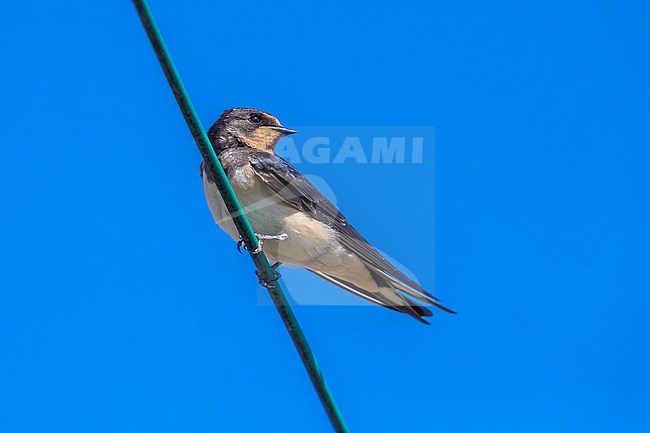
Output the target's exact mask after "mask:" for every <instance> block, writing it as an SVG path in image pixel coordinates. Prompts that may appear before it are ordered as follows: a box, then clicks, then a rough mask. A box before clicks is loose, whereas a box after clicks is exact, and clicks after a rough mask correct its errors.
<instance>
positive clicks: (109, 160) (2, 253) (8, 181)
mask: <svg viewBox="0 0 650 433" xmlns="http://www.w3.org/2000/svg"><path fill="white" fill-rule="evenodd" d="M219 3H220V2H210V1H202V2H198V1H197V2H186V3H183V5H182V6H181V4H180V3H179V2H169V1H152V2H151V8H152V9H153V11H154V14H155V16H156V18H157V20H158V23H159V25H160V27H161V30H162V32H163V35H164V37H165V39H166V41H167V43H168V46H169V48H170V50H171V52H172V54H173V57H174V59H175V61H176V63H177V66H178V68H179V70H180V72H181V75H182V77H183V79H184V81H185V84H186V86H187V88H188V91H189V93H190V95H191V97H192V99H193V102H194V104H195V106H196V109H197V111H198V113H199V114H200V116H201V118H202V121H203V122H204V125H205V126H206V127H207V126H209V124H211V122H212V121H213V120H214V119H216V117H218V115H219V114H220V113H221V111H222V110H224V109H225V108H228V107H231V106H241V105H244V106H254V107H259V108H262V109H265V110H267V111H269V112H271V113H273V114H275V115H277V116H278V117H279V118H280V119H281V120H282V122H283V123H284V124H286V125H287V126H289V127H292V126H296V127H299V126H309V127H311V128H318V127H321V128H323V129H324V130H331V127H332V126H340V125H343V126H345V127H346V128H348V129H349V130H351V131H354V128H355V127H362V126H363V127H366V126H379V127H389V126H394V127H410V126H432V127H434V128H435V146H433V145H432V144H429V145H428V146H427V147H426V148H425V149H424V154H423V163H422V164H402V165H399V164H375V165H373V164H355V163H353V162H347V163H345V164H308V163H305V162H303V163H301V164H299V165H298V167H299V168H300V169H301V170H303V171H304V172H306V173H309V174H310V175H313V176H317V177H318V178H320V179H323V180H324V182H325V185H326V186H327V187H329V188H331V191H332V193H333V194H334V195H335V197H336V201H337V203H338V205H339V206H340V207H341V209H342V210H343V212H344V213H345V214H346V216H347V217H348V219H349V220H350V221H352V223H353V224H354V225H355V226H356V227H357V228H358V229H359V230H360V231H361V232H362V233H364V234H365V235H366V237H367V238H368V239H369V240H371V241H372V242H373V243H374V244H375V245H376V246H377V247H378V248H380V249H381V250H382V251H384V252H386V253H387V254H389V255H390V256H391V257H393V258H394V259H395V260H397V261H398V262H399V263H401V264H403V265H404V266H406V267H407V268H408V270H409V271H410V272H412V273H413V274H414V275H416V276H417V277H418V278H419V279H420V281H421V282H422V283H423V284H424V285H425V286H426V287H427V288H429V289H435V291H436V293H437V295H438V296H439V297H440V298H441V299H442V300H443V301H445V303H446V304H448V305H450V306H452V307H453V308H455V309H457V310H458V311H459V314H458V315H457V316H449V315H445V314H438V315H436V316H435V317H434V318H433V320H432V324H431V326H428V327H427V326H423V325H421V324H419V323H417V322H416V321H414V320H412V319H410V318H408V317H406V316H402V315H399V314H396V313H393V312H390V311H387V310H385V309H382V308H379V307H376V308H373V307H361V306H304V305H303V306H301V305H298V306H296V314H297V316H298V318H299V319H300V321H301V323H302V325H303V327H304V330H305V332H306V334H307V335H308V337H309V339H310V341H311V343H312V345H313V347H314V350H315V352H316V355H317V357H318V358H319V360H320V363H321V366H322V368H323V370H324V373H325V375H326V377H327V379H328V381H329V383H330V386H331V388H332V390H333V392H334V394H335V395H336V398H337V400H338V403H339V405H340V407H341V409H342V411H343V414H344V415H345V417H346V419H347V421H348V424H349V426H350V428H351V430H352V431H354V432H370V431H372V432H396V431H408V432H431V431H439V432H463V433H467V432H485V431H500V432H549V431H552V432H575V431H590V432H612V431H626V432H645V431H648V429H649V428H650V415H649V414H648V407H650V373H649V372H648V365H650V349H648V348H649V347H650V335H649V334H650V326H649V325H650V323H649V320H648V308H649V307H650V294H649V291H648V287H649V285H650V271H649V270H648V269H649V267H648V250H647V248H648V244H649V241H650V233H649V229H648V227H649V226H648V220H649V219H650V207H649V204H648V197H649V194H648V192H649V191H648V189H649V188H648V186H649V181H650V175H649V173H650V171H649V170H648V166H649V162H650V161H649V160H650V146H649V144H650V143H649V139H650V106H649V102H648V101H650V86H649V79H648V77H650V64H649V61H648V59H649V58H650V57H649V55H650V48H648V44H647V41H648V39H649V36H650V35H649V30H648V26H647V23H648V20H649V19H650V8H648V6H647V4H645V3H644V2H623V3H621V2H587V1H584V2H576V1H569V2H566V1H564V2H524V3H521V2H499V3H498V4H483V3H476V2H447V3H442V4H441V3H433V4H432V3H430V2H400V3H373V4H372V5H369V4H364V3H361V2H354V1H346V2H337V1H333V2H326V3H324V4H318V5H309V4H306V3H304V2H296V3H288V2H287V3H284V2H274V3H273V4H269V3H264V4H263V3H254V2H245V3H241V4H240V3H238V2H226V3H227V4H219ZM0 32H1V36H2V37H0V56H1V58H2V61H3V67H2V68H0V77H1V78H2V82H3V84H4V85H3V91H2V99H3V103H2V104H0V110H1V112H0V114H1V117H2V119H3V121H2V122H0V140H1V142H2V157H0V173H1V174H0V175H1V176H2V182H0V194H1V195H2V197H3V200H2V212H1V213H0V215H1V216H0V221H1V223H2V224H0V287H2V302H0V375H1V378H2V379H1V383H2V386H0V431H7V432H13V433H21V432H53V431H61V432H89V431H92V432H97V433H99V432H139V433H141V432H158V433H159V432H204V431H238V432H258V431H277V432H304V431H328V422H327V419H326V417H325V415H324V412H323V410H322V408H321V407H320V405H319V403H318V400H317V398H316V396H315V393H314V392H313V390H312V388H311V385H310V383H309V380H308V378H307V375H306V373H305V372H304V370H303V367H302V365H301V364H300V361H299V359H298V356H297V354H296V353H295V349H294V348H293V346H292V344H291V342H290V340H289V338H288V336H287V333H286V330H285V329H284V327H283V326H282V324H281V322H280V320H279V317H278V315H277V312H276V311H275V310H274V309H273V308H272V307H269V306H268V305H267V304H266V303H265V302H266V301H265V300H264V297H263V296H259V295H264V294H263V293H261V292H260V291H259V290H258V289H257V287H256V285H255V277H254V275H253V268H252V264H251V262H250V260H249V259H248V258H246V257H245V256H241V255H239V254H238V253H237V252H236V249H235V246H234V243H233V242H232V241H231V240H230V239H229V238H228V237H227V236H226V235H224V234H222V233H221V232H220V231H219V230H218V229H217V227H216V226H215V225H214V223H213V221H212V219H211V217H210V215H209V212H208V210H207V206H206V205H205V203H204V199H203V192H202V190H201V184H200V180H199V177H198V164H199V162H200V157H199V154H198V152H197V150H196V149H195V146H194V143H193V141H192V139H191V136H190V134H189V132H188V131H187V128H186V126H185V124H184V122H183V120H182V118H181V116H180V113H179V111H178V109H177V107H176V104H175V102H174V100H173V97H172V95H171V93H170V91H169V89H168V87H167V85H166V82H165V80H164V77H163V75H162V73H161V71H160V67H159V65H158V63H157V61H156V60H155V57H154V55H153V52H152V51H151V48H150V46H149V43H148V41H147V39H146V37H145V35H144V32H143V30H142V28H141V25H140V23H139V21H138V19H137V16H136V14H135V11H134V9H133V7H132V5H131V4H130V2H80V1H70V2H64V3H55V2H10V3H7V4H5V5H3V13H2V14H0ZM328 128H330V129H328ZM299 138H300V135H298V136H296V139H297V140H298V139H299ZM427 143H430V142H427ZM434 192H435V194H434ZM434 197H435V200H434ZM434 234H435V236H434ZM287 277H288V279H290V278H297V279H298V283H297V284H296V283H293V284H292V285H291V286H292V288H294V289H295V290H297V291H299V292H298V293H299V294H300V293H302V294H303V295H304V293H310V292H309V290H310V289H311V288H315V287H317V285H318V283H317V282H315V281H314V280H313V279H308V278H307V277H305V276H302V275H300V274H298V276H297V277H296V274H295V273H288V274H287ZM312 284H313V286H312ZM318 287H319V288H318V290H321V291H322V290H328V288H327V286H324V287H321V286H318ZM300 290H302V292H300ZM314 290H316V289H314ZM331 290H332V291H335V290H336V289H334V288H331ZM258 298H259V299H258Z"/></svg>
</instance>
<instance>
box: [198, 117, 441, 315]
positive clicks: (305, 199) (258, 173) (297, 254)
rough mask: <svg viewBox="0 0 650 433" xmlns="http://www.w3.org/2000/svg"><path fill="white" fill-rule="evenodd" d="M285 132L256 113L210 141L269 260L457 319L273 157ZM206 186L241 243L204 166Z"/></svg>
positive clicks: (407, 309) (419, 311)
mask: <svg viewBox="0 0 650 433" xmlns="http://www.w3.org/2000/svg"><path fill="white" fill-rule="evenodd" d="M295 132H296V131H294V130H292V129H288V128H285V127H284V126H282V125H281V124H280V122H279V121H278V119H276V118H275V117H274V116H272V115H271V114H269V113H265V112H264V111H261V110H256V109H252V108H232V109H229V110H226V111H225V112H224V113H223V114H222V115H221V117H219V119H218V120H217V121H216V122H215V123H214V124H213V125H212V127H211V128H210V129H209V131H208V137H209V139H210V142H211V143H212V146H213V148H214V150H215V152H216V154H217V156H218V157H219V160H220V161H221V164H222V165H223V168H224V170H225V172H226V174H227V176H228V179H229V180H230V182H231V184H232V187H233V189H234V191H235V193H236V194H237V198H238V199H239V201H240V202H241V204H242V206H243V208H244V211H245V213H246V215H247V217H248V219H249V220H250V223H251V226H252V227H253V230H254V231H255V233H257V234H258V236H259V237H260V239H261V240H262V241H263V242H264V244H263V245H264V247H263V248H264V252H265V254H266V255H267V257H268V258H269V259H270V260H274V261H277V263H276V266H277V265H278V264H287V265H292V266H295V267H300V268H305V269H307V270H309V271H311V272H313V273H315V274H316V275H318V276H320V277H322V278H324V279H325V280H327V281H329V282H331V283H333V284H335V285H337V286H339V287H341V288H343V289H345V290H348V291H350V292H352V293H354V294H356V295H358V296H361V297H362V298H365V299H367V300H369V301H371V302H374V303H376V304H379V305H383V306H384V307H387V308H390V309H392V310H397V311H400V312H402V313H406V314H409V315H411V316H413V317H414V318H416V319H417V320H419V321H421V322H423V323H428V322H427V321H426V320H424V319H423V317H426V316H431V315H432V313H431V311H430V310H429V309H427V308H426V307H424V306H422V305H420V304H418V302H416V300H417V301H420V302H422V303H426V304H431V305H435V306H436V307H438V308H440V309H442V310H444V311H447V312H450V313H454V311H452V310H450V309H449V308H447V307H445V306H443V305H441V304H440V303H439V301H438V299H437V298H435V297H434V296H433V295H431V294H430V293H427V292H426V291H425V290H424V289H422V287H420V285H418V284H417V283H416V282H415V281H413V280H411V279H410V278H409V277H407V276H406V275H404V273H402V272H401V271H399V270H398V269H396V268H395V267H394V266H393V265H391V264H390V263H389V262H388V261H387V260H386V259H385V258H384V257H383V256H382V255H381V254H380V253H379V252H377V250H375V249H374V248H373V247H372V245H370V244H369V243H368V241H366V240H365V239H364V238H363V236H361V235H360V234H359V232H358V231H356V230H355V229H354V227H352V226H351V225H350V224H349V223H348V221H347V220H346V219H345V217H344V216H343V215H342V214H341V212H339V210H338V209H337V208H336V207H335V206H334V205H333V204H332V203H331V202H330V201H329V200H328V199H327V198H325V196H323V194H321V193H320V192H319V191H318V190H317V189H316V187H314V185H312V184H311V182H309V180H307V178H305V177H304V176H303V175H302V174H300V173H299V172H298V170H296V168H295V167H293V166H292V165H291V164H290V163H289V162H287V161H285V160H284V159H282V158H280V157H279V156H277V155H275V154H274V153H273V148H274V146H275V144H276V143H277V142H278V140H280V139H281V138H282V137H284V136H286V135H289V134H294V133H295ZM201 178H202V179H203V188H204V190H205V196H206V199H207V201H208V206H209V207H210V212H211V213H212V216H213V218H214V219H215V221H216V222H217V224H218V225H219V226H220V227H221V228H222V229H223V230H224V231H225V232H226V233H228V234H229V235H230V236H231V237H232V238H233V239H234V240H236V241H237V240H239V239H240V238H239V233H238V232H237V229H236V228H235V225H234V223H233V221H232V219H231V217H230V213H229V212H228V210H227V209H226V206H225V203H224V201H223V199H222V198H221V195H220V194H219V191H218V190H217V187H216V185H215V182H214V176H213V174H212V173H211V172H209V171H208V169H207V166H206V164H205V163H202V164H201Z"/></svg>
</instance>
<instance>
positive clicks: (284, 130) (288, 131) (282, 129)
mask: <svg viewBox="0 0 650 433" xmlns="http://www.w3.org/2000/svg"><path fill="white" fill-rule="evenodd" d="M267 128H271V129H274V130H276V131H278V132H279V133H281V134H282V135H291V134H295V133H296V132H298V131H296V130H295V129H289V128H285V127H284V126H267Z"/></svg>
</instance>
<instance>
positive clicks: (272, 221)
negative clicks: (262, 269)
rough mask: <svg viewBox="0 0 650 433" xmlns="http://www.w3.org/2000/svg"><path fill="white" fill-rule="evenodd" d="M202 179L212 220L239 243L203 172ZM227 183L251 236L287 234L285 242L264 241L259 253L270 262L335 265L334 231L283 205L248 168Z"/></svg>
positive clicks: (228, 218) (241, 170)
mask: <svg viewBox="0 0 650 433" xmlns="http://www.w3.org/2000/svg"><path fill="white" fill-rule="evenodd" d="M202 177H203V188H204V191H205V197H206V200H207V202H208V206H209V208H210V212H211V213H212V217H213V218H214V220H215V221H216V223H217V224H218V225H219V227H221V229H222V230H224V231H225V232H226V233H228V235H230V237H231V238H233V239H234V240H239V232H238V231H237V228H236V227H235V224H234V223H233V222H232V219H231V218H230V213H229V212H228V209H227V208H226V205H225V203H224V201H223V199H222V198H221V195H220V194H219V191H218V190H217V187H216V185H215V184H214V183H212V182H209V181H208V179H207V176H206V175H205V172H203V173H202ZM230 182H231V184H232V186H233V189H234V190H235V194H237V198H238V199H239V201H240V203H241V205H242V206H243V208H244V212H245V213H246V216H247V217H248V219H249V221H250V223H251V226H252V227H253V230H254V231H255V233H258V234H263V235H278V234H281V233H286V234H287V236H288V238H287V239H285V240H281V241H280V240H266V241H264V245H263V249H264V252H265V253H266V255H267V256H268V257H269V259H270V260H273V261H280V262H282V263H285V264H288V265H294V266H299V267H307V268H309V267H313V266H314V265H317V264H318V263H320V262H321V261H332V260H334V261H335V262H336V261H338V260H337V259H336V257H338V256H339V254H340V251H339V249H340V248H341V247H340V245H339V242H338V240H337V238H336V234H335V232H334V230H333V229H331V228H330V227H329V226H327V225H326V224H323V223H321V222H319V221H316V220H314V219H313V218H310V217H309V216H308V215H307V214H305V213H304V212H300V211H298V210H296V209H295V208H293V207H292V206H290V205H288V204H287V203H285V202H284V201H283V200H282V199H281V198H280V197H279V196H277V194H275V193H274V192H273V191H272V190H271V189H270V188H269V187H268V186H267V185H266V184H265V183H264V182H263V181H262V180H261V179H260V178H259V177H258V176H257V175H256V174H255V173H254V172H253V170H252V169H251V168H250V167H241V168H239V169H237V170H234V173H232V174H231V175H230ZM332 264H334V263H332Z"/></svg>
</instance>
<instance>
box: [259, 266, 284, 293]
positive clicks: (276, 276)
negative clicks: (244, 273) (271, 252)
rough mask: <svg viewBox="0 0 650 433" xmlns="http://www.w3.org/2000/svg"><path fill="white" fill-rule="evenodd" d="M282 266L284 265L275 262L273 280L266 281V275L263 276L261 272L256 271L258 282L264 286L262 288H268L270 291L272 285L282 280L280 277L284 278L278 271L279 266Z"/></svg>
mask: <svg viewBox="0 0 650 433" xmlns="http://www.w3.org/2000/svg"><path fill="white" fill-rule="evenodd" d="M281 264H282V263H280V262H275V263H274V264H273V265H272V266H271V269H273V278H271V279H266V278H265V277H264V275H262V273H261V272H260V271H259V270H256V271H255V275H257V279H258V281H259V283H260V286H262V287H266V288H267V289H268V288H269V286H270V285H271V284H272V283H274V282H276V281H278V280H279V279H280V277H282V274H280V273H279V272H278V271H276V269H277V268H278V266H280V265H281Z"/></svg>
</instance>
